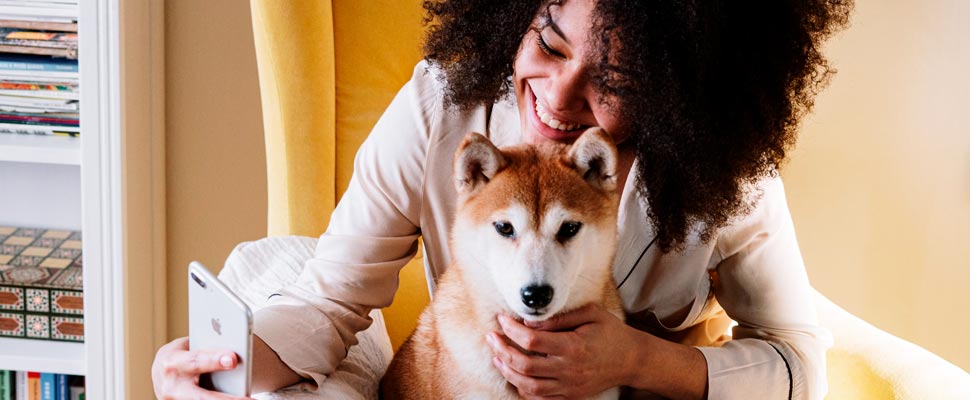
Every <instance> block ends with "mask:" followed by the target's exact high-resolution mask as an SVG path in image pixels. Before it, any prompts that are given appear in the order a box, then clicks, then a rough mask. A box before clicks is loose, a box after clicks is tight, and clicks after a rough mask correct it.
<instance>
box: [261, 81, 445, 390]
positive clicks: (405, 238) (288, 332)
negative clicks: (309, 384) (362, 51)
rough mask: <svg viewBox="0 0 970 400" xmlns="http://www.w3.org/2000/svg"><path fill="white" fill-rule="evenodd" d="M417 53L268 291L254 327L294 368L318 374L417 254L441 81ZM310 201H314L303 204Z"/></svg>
mask: <svg viewBox="0 0 970 400" xmlns="http://www.w3.org/2000/svg"><path fill="white" fill-rule="evenodd" d="M429 74H430V72H429V71H428V69H427V65H426V64H425V63H424V62H422V63H419V64H418V65H417V66H416V67H415V70H414V75H413V76H412V78H411V80H410V81H409V82H408V83H407V84H406V85H405V86H404V87H403V88H402V89H401V91H400V92H399V93H398V94H397V96H396V97H395V98H394V100H393V101H392V102H391V104H390V106H389V107H388V108H387V110H386V111H385V112H384V114H383V115H382V117H381V118H380V120H379V121H378V122H377V124H376V125H375V127H374V129H373V131H372V132H371V134H370V135H369V136H368V138H367V139H366V140H365V141H364V143H363V144H362V145H361V147H360V149H359V150H358V152H357V155H356V158H355V160H354V173H353V176H352V178H351V180H350V184H349V187H348V188H347V191H346V192H345V193H344V195H343V197H342V198H341V199H340V202H339V203H338V204H337V207H336V208H335V209H334V211H333V214H332V215H331V217H330V225H329V226H328V228H327V231H326V232H325V233H324V234H323V235H322V236H320V239H319V241H318V242H317V247H316V250H315V253H314V256H313V258H312V259H310V260H309V261H307V262H306V264H305V266H304V269H303V272H302V273H301V275H300V276H299V278H298V280H297V281H296V282H295V283H293V284H291V285H289V286H286V287H284V288H282V289H280V290H279V291H278V292H276V293H275V294H273V295H271V296H270V298H269V300H268V302H267V306H266V307H265V308H262V309H260V310H258V311H257V312H256V313H255V315H254V331H255V333H256V335H257V336H259V337H260V338H261V339H262V340H263V341H265V342H266V344H267V345H269V347H270V348H272V349H273V350H274V351H275V352H276V353H277V354H278V355H279V357H280V359H281V360H282V361H283V362H284V363H286V365H287V366H289V367H290V368H291V369H293V371H295V372H296V373H298V374H300V375H301V376H303V377H305V378H309V379H312V380H313V381H314V382H315V383H316V384H318V385H319V384H320V383H321V382H322V381H323V380H324V379H326V376H327V375H328V374H329V373H332V372H333V371H334V370H335V369H336V367H337V365H338V364H339V363H340V362H341V361H342V360H343V359H344V357H346V354H347V350H348V349H349V348H350V346H353V345H355V344H357V339H356V337H355V335H356V333H357V332H359V331H362V330H364V329H366V328H367V327H368V326H369V325H370V323H371V319H370V318H369V317H368V313H369V312H370V310H371V309H373V308H378V307H386V306H388V305H390V304H391V301H392V300H393V299H394V293H395V291H397V287H398V271H399V270H400V269H401V268H402V267H403V266H404V265H405V264H406V263H407V262H408V261H409V260H410V259H411V258H412V257H413V256H414V254H415V253H416V251H417V240H418V235H419V227H420V211H421V203H422V201H423V198H422V189H423V185H424V171H425V168H424V166H425V158H426V155H427V150H428V143H429V142H430V141H429V138H430V135H431V132H432V131H433V128H434V127H433V126H432V125H433V124H432V122H433V121H435V120H436V118H437V115H436V113H438V112H439V111H438V110H440V109H441V104H440V95H439V93H440V91H439V90H438V88H437V87H436V85H438V83H437V82H436V81H435V79H434V77H432V76H429ZM308 206H312V205H308Z"/></svg>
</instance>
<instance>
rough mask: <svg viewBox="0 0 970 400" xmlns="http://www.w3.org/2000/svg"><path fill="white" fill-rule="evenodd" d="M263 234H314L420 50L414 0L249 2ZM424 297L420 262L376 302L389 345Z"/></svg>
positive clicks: (408, 326) (410, 325)
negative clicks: (387, 300)
mask: <svg viewBox="0 0 970 400" xmlns="http://www.w3.org/2000/svg"><path fill="white" fill-rule="evenodd" d="M251 6H252V17H253V33H254V37H255V43H256V59H257V63H258V69H259V87H260V92H261V97H262V108H263V125H264V130H265V136H266V159H267V174H268V177H267V178H268V190H269V234H270V235H303V236H319V235H320V234H321V233H323V231H324V230H325V229H326V227H327V223H328V221H329V219H330V213H331V211H333V208H334V206H335V205H336V203H337V201H338V199H339V198H340V196H341V194H343V192H344V190H345V189H346V188H347V183H348V182H349V181H350V176H351V174H352V173H353V161H354V155H355V154H356V152H357V148H358V147H359V146H360V144H361V142H363V141H364V138H366V137H367V135H368V133H369V132H370V130H371V128H372V127H373V126H374V123H375V122H377V119H378V117H380V115H381V114H382V113H383V111H384V108H385V107H387V105H388V104H389V103H390V102H391V99H392V98H393V97H394V95H395V94H396V93H397V91H398V89H400V88H401V86H402V85H404V83H405V82H407V80H408V78H410V76H411V71H412V70H413V68H414V65H415V64H416V63H417V62H418V60H420V58H421V39H422V32H423V28H422V24H421V21H422V18H423V11H422V9H421V1H418V0H409V1H400V0H370V1H359V0H347V1H339V0H333V1H328V0H285V1H281V0H252V1H251ZM427 302H428V293H427V285H426V284H425V279H424V272H423V267H422V260H421V259H420V257H419V258H416V259H415V260H414V261H412V262H411V263H409V264H408V266H407V267H405V269H404V270H403V271H402V273H401V286H400V289H399V290H398V295H397V297H396V298H395V300H394V304H393V305H392V306H391V307H390V308H389V309H388V310H385V313H384V314H385V319H386V321H387V325H388V333H389V334H390V335H391V342H392V343H393V344H394V347H395V349H396V348H397V346H399V345H400V343H401V342H402V341H403V340H404V338H406V337H407V335H408V334H409V333H410V332H411V331H412V330H413V329H414V327H415V325H416V323H417V316H418V314H419V313H420V311H421V309H423V308H424V306H425V305H426V304H427Z"/></svg>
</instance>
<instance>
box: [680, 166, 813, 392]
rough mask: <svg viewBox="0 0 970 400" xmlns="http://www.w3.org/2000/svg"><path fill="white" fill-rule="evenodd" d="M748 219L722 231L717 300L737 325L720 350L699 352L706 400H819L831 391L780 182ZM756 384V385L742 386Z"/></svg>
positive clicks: (768, 184)
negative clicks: (707, 393) (704, 370)
mask: <svg viewBox="0 0 970 400" xmlns="http://www.w3.org/2000/svg"><path fill="white" fill-rule="evenodd" d="M761 188H762V189H763V191H762V193H761V195H760V199H759V200H758V202H757V204H756V206H755V208H754V210H753V211H752V213H751V214H750V215H747V216H745V217H744V218H742V219H741V220H740V221H737V222H736V223H734V224H732V225H731V226H729V227H728V228H726V229H724V230H723V231H722V232H721V234H720V237H719V239H718V242H717V247H716V248H717V251H718V252H719V253H720V255H721V257H722V261H721V262H720V263H719V264H718V265H717V269H716V271H715V272H716V274H714V278H715V279H714V285H713V286H714V287H713V290H714V294H715V296H716V298H717V301H718V303H719V304H720V305H721V306H722V307H723V308H724V310H725V311H726V312H727V314H728V315H729V316H730V317H731V318H732V319H734V320H735V321H737V322H738V326H736V327H735V328H734V329H733V337H732V340H730V341H728V342H726V343H725V344H724V346H722V347H718V348H713V347H701V348H699V349H700V350H701V351H702V352H703V353H704V356H705V358H706V359H707V365H708V380H709V385H710V388H709V391H710V394H711V398H719V399H720V398H725V399H731V398H755V397H757V398H768V396H770V397H771V398H792V399H821V398H822V397H824V396H825V393H826V392H827V390H828V386H827V383H826V376H825V351H826V350H827V349H828V348H829V347H831V345H832V339H831V335H830V334H829V332H828V331H827V330H825V329H824V328H822V327H820V326H819V324H818V315H817V311H816V310H815V306H814V301H813V297H812V296H813V292H812V288H811V286H810V285H809V282H808V275H807V273H806V271H805V265H804V262H803V261H802V257H801V252H800V251H799V249H798V242H797V240H796V238H795V228H794V224H793V223H792V219H791V215H790V213H789V211H788V204H787V201H786V199H785V191H784V185H783V184H782V182H781V179H780V178H773V179H769V180H766V181H764V182H763V183H762V186H761ZM750 382H758V384H757V385H743V384H742V383H750Z"/></svg>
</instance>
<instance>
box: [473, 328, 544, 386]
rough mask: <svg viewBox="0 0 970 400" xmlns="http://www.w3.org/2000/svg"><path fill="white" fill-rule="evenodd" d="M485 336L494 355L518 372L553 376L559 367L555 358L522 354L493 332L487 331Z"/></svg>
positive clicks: (533, 375) (534, 375) (535, 375)
mask: <svg viewBox="0 0 970 400" xmlns="http://www.w3.org/2000/svg"><path fill="white" fill-rule="evenodd" d="M485 338H486V339H487V340H488V344H489V346H490V347H491V348H492V352H493V353H494V354H495V356H496V357H498V358H499V360H501V361H502V363H503V364H505V365H506V366H508V367H509V368H511V369H513V370H515V371H516V372H518V373H520V374H523V375H528V376H532V377H544V378H549V377H553V376H555V373H556V371H557V370H558V369H559V368H558V367H557V365H556V361H557V360H556V359H553V358H550V357H546V356H543V355H527V354H524V353H522V352H521V351H519V349H517V348H515V347H513V346H511V345H509V344H508V343H507V342H506V341H505V339H502V338H501V337H499V335H498V334H496V333H494V332H492V333H489V334H488V335H487V336H486V337H485Z"/></svg>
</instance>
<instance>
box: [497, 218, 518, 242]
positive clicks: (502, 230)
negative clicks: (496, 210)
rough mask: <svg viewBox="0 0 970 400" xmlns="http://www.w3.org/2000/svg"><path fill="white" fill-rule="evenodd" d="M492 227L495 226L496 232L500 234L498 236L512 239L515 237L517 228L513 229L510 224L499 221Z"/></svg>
mask: <svg viewBox="0 0 970 400" xmlns="http://www.w3.org/2000/svg"><path fill="white" fill-rule="evenodd" d="M492 225H494V226H495V232H498V234H499V235H502V237H507V238H511V237H512V236H514V235H515V228H513V227H512V224H510V223H508V222H505V221H499V222H495V223H493V224H492Z"/></svg>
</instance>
